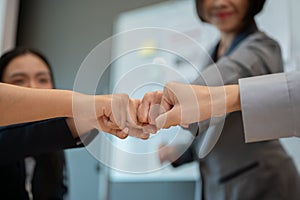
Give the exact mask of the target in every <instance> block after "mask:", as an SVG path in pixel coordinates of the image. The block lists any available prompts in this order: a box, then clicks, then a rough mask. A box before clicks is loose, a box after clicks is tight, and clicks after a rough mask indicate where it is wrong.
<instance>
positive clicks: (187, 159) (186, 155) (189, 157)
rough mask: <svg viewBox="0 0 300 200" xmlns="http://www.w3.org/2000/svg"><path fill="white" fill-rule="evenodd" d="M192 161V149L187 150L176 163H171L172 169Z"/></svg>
mask: <svg viewBox="0 0 300 200" xmlns="http://www.w3.org/2000/svg"><path fill="white" fill-rule="evenodd" d="M193 161H194V152H193V148H188V149H187V150H186V151H185V152H184V153H183V154H182V155H181V156H180V157H179V158H178V159H177V160H176V161H174V162H172V166H173V167H178V166H180V165H183V164H185V163H189V162H193Z"/></svg>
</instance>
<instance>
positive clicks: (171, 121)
mask: <svg viewBox="0 0 300 200" xmlns="http://www.w3.org/2000/svg"><path fill="white" fill-rule="evenodd" d="M180 114H181V112H180V109H179V108H178V107H173V108H172V109H171V110H169V111H167V112H165V113H163V114H161V115H159V116H158V117H157V118H156V119H155V125H156V127H157V128H158V129H161V128H170V127H171V126H177V125H180Z"/></svg>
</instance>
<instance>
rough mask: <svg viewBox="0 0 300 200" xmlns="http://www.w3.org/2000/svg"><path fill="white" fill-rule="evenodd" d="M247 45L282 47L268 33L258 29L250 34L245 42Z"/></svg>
mask: <svg viewBox="0 0 300 200" xmlns="http://www.w3.org/2000/svg"><path fill="white" fill-rule="evenodd" d="M243 43H244V44H245V45H249V46H255V45H257V46H259V47H264V46H266V47H276V48H279V49H280V45H279V43H278V42H277V41H276V40H275V39H274V38H272V37H271V36H269V35H267V34H266V33H265V32H262V31H257V32H255V33H253V34H251V35H249V36H248V37H247V38H246V39H245V40H244V42H243Z"/></svg>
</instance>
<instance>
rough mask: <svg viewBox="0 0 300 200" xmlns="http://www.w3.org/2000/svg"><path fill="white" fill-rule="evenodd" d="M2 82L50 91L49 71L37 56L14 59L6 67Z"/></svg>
mask: <svg viewBox="0 0 300 200" xmlns="http://www.w3.org/2000/svg"><path fill="white" fill-rule="evenodd" d="M2 80H3V82H5V83H9V84H13V85H18V86H23V87H30V88H39V89H52V88H53V84H52V81H51V76H50V72H49V69H48V67H47V65H46V63H44V61H43V60H41V59H40V58H39V57H38V56H36V55H33V54H25V55H21V56H18V57H16V58H14V59H13V60H12V61H11V62H10V63H9V64H8V65H7V67H6V69H5V70H4V73H3V77H2Z"/></svg>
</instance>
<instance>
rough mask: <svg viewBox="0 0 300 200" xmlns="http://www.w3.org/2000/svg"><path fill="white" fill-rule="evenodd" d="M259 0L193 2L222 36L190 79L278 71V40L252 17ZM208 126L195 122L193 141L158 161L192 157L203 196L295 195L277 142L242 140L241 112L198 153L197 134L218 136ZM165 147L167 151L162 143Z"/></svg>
mask: <svg viewBox="0 0 300 200" xmlns="http://www.w3.org/2000/svg"><path fill="white" fill-rule="evenodd" d="M264 2H265V1H264V0H240V1H212V0H202V1H201V0H197V1H196V3H197V11H198V14H199V16H200V18H201V19H202V20H203V21H206V22H208V23H211V24H213V25H214V26H216V27H217V28H218V29H219V30H220V33H221V38H220V41H219V43H218V44H217V45H216V48H215V51H214V53H213V54H212V58H213V61H214V62H215V64H213V63H212V64H211V65H208V67H207V68H206V69H205V70H204V71H202V73H201V77H199V78H198V79H197V80H195V82H194V84H197V85H208V86H221V85H222V84H223V83H224V84H225V85H228V84H237V83H238V79H240V78H245V77H250V76H257V75H263V74H270V73H278V72H282V71H283V68H282V66H283V63H282V58H281V50H280V47H279V45H278V43H277V42H276V41H274V40H273V39H271V38H270V37H268V36H267V35H266V34H264V33H263V32H260V31H259V30H258V29H257V26H256V23H255V20H254V16H255V15H256V14H257V13H258V12H260V10H261V9H262V8H263V5H264ZM218 74H220V76H221V77H222V80H221V81H220V80H218V78H216V77H217V75H218ZM222 82H223V83H222ZM207 83H209V84H207ZM156 95H157V94H156ZM161 95H162V93H161ZM158 96H159V95H158ZM160 97H161V96H160ZM158 98H159V97H158ZM143 102H145V103H146V102H147V100H143ZM195 112H197V110H196V111H195ZM200 115H201V113H200ZM207 128H209V121H205V122H202V123H200V124H199V131H198V138H197V139H196V141H195V142H194V145H193V146H192V147H191V148H189V149H188V150H187V151H185V152H184V154H183V155H182V156H181V157H179V158H178V159H177V160H176V161H174V160H172V159H174V157H173V156H170V157H168V156H164V157H162V156H161V158H162V159H161V161H164V160H169V158H171V159H170V161H174V162H173V165H174V166H178V165H180V164H183V163H186V162H189V161H192V160H194V159H196V160H198V161H199V166H200V168H199V169H200V172H201V179H202V199H205V200H229V199H230V200H240V199H243V200H247V199H249V200H253V199H255V200H258V199H262V200H265V199H272V200H277V199H280V200H284V199H291V200H294V199H295V200H296V199H299V197H300V190H299V188H300V180H299V175H298V172H297V170H296V168H295V166H294V163H293V161H292V160H291V158H290V157H289V156H288V155H287V153H286V152H285V150H284V149H283V147H282V146H281V144H280V143H279V141H277V140H274V141H268V142H259V143H251V144H246V143H245V139H244V127H243V121H242V114H241V112H233V113H230V114H229V115H227V116H226V119H225V122H224V126H223V127H222V129H221V135H220V137H219V139H218V141H217V143H216V144H215V146H214V148H213V149H212V151H211V152H210V153H209V154H208V155H207V156H206V157H204V158H199V157H198V151H195V150H196V149H197V148H199V142H200V143H201V139H202V138H203V137H205V136H206V135H208V134H210V135H214V134H216V135H218V131H216V132H214V130H212V129H211V128H209V129H207ZM207 130H209V131H207ZM257 134H259V133H257ZM165 150H166V151H168V149H167V148H166V147H165ZM159 152H160V153H162V152H163V151H162V150H160V151H159ZM283 169H284V170H283Z"/></svg>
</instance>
